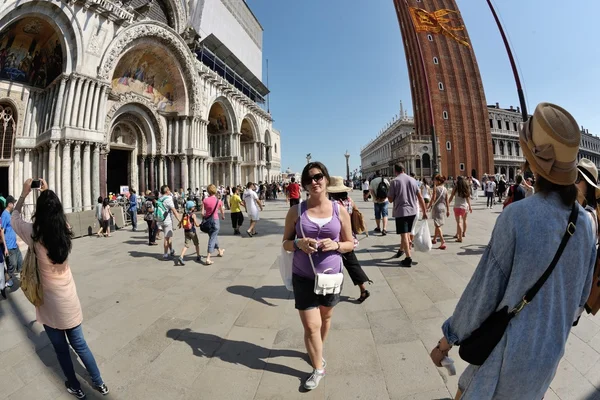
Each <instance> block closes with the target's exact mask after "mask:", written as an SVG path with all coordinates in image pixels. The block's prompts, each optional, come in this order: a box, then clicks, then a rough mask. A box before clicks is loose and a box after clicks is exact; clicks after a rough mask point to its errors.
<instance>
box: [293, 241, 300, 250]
mask: <svg viewBox="0 0 600 400" xmlns="http://www.w3.org/2000/svg"><path fill="white" fill-rule="evenodd" d="M293 243H294V250H300V247H298V239H294V242H293Z"/></svg>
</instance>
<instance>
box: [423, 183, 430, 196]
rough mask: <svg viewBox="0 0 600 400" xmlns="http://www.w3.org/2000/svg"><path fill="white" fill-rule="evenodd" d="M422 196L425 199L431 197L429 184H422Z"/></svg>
mask: <svg viewBox="0 0 600 400" xmlns="http://www.w3.org/2000/svg"><path fill="white" fill-rule="evenodd" d="M421 196H423V198H424V199H431V195H430V194H429V186H426V185H421Z"/></svg>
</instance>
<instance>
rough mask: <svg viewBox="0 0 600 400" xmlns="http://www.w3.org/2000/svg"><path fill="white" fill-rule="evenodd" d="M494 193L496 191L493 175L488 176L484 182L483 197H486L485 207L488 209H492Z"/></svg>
mask: <svg viewBox="0 0 600 400" xmlns="http://www.w3.org/2000/svg"><path fill="white" fill-rule="evenodd" d="M494 193H496V182H494V177H493V176H490V177H489V178H488V180H487V181H486V182H485V197H486V198H487V203H486V204H487V208H489V209H492V208H493V207H494V203H495V198H494Z"/></svg>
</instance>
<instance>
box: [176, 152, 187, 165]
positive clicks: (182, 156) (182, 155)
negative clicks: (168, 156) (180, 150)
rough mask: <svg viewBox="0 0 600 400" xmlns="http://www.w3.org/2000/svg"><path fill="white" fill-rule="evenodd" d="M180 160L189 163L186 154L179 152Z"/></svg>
mask: <svg viewBox="0 0 600 400" xmlns="http://www.w3.org/2000/svg"><path fill="white" fill-rule="evenodd" d="M178 157H179V161H181V162H182V163H183V162H185V163H187V156H186V155H185V154H179V156H178Z"/></svg>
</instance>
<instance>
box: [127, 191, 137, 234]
mask: <svg viewBox="0 0 600 400" xmlns="http://www.w3.org/2000/svg"><path fill="white" fill-rule="evenodd" d="M130 193H131V195H130V196H129V217H130V218H131V227H132V230H133V232H135V231H137V210H138V198H137V194H136V191H135V189H131V191H130Z"/></svg>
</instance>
